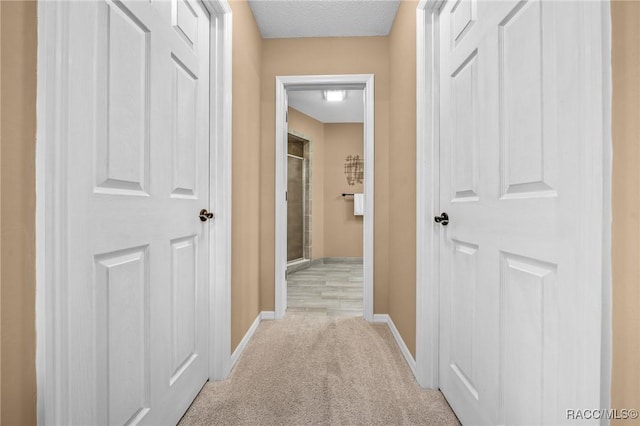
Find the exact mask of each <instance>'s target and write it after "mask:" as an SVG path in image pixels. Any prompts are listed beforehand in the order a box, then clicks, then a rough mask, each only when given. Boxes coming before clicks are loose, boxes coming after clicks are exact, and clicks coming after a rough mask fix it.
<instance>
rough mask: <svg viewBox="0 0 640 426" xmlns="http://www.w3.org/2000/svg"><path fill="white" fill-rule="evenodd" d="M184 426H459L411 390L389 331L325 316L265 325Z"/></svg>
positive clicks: (439, 402)
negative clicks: (361, 425) (335, 425)
mask: <svg viewBox="0 0 640 426" xmlns="http://www.w3.org/2000/svg"><path fill="white" fill-rule="evenodd" d="M180 424H181V425H183V426H188V425H207V424H208V425H214V424H224V425H293V424H295V425H300V424H367V425H373V424H380V425H383V424H384V425H388V424H422V425H457V424H458V421H457V419H456V417H455V415H454V414H453V412H452V411H451V409H450V408H449V406H448V405H447V403H446V401H445V400H444V398H443V397H442V394H441V393H440V392H438V391H433V390H427V389H421V388H420V387H419V386H418V384H417V383H416V381H415V379H414V377H413V375H412V373H411V371H410V370H409V367H408V366H407V363H406V361H405V360H404V358H403V357H402V354H401V353H400V351H399V349H398V346H397V344H396V343H395V341H394V340H393V337H392V335H391V333H390V332H389V330H388V328H387V326H386V325H375V324H369V323H367V322H365V321H364V320H363V319H362V318H347V317H330V316H327V315H326V314H325V313H288V314H287V316H286V317H285V319H283V320H282V321H266V322H263V323H262V324H261V325H260V326H259V327H258V330H257V331H256V333H255V335H254V337H253V338H252V339H251V341H250V342H249V344H248V346H247V347H246V349H245V351H244V352H243V354H242V357H241V358H240V360H239V361H238V364H237V365H236V366H235V368H234V370H233V371H232V372H231V375H230V376H229V378H228V379H227V380H225V381H222V382H215V383H212V382H208V383H207V384H206V385H205V387H204V388H203V390H202V391H201V392H200V395H198V397H197V398H196V400H195V401H194V403H193V404H192V406H191V407H190V408H189V410H188V411H187V413H186V414H185V415H184V417H183V419H182V421H181V422H180Z"/></svg>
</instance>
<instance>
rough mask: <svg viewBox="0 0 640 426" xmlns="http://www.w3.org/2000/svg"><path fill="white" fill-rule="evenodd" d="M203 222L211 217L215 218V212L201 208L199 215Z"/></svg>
mask: <svg viewBox="0 0 640 426" xmlns="http://www.w3.org/2000/svg"><path fill="white" fill-rule="evenodd" d="M198 217H199V218H200V220H201V221H202V222H206V221H207V220H209V219H213V217H214V216H213V213H210V212H208V211H207V209H202V210H200V214H199V215H198Z"/></svg>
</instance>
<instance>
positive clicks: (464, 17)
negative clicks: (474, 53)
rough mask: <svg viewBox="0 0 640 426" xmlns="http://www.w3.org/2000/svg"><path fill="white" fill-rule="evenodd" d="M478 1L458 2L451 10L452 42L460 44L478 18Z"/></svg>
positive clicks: (459, 0)
mask: <svg viewBox="0 0 640 426" xmlns="http://www.w3.org/2000/svg"><path fill="white" fill-rule="evenodd" d="M477 13H478V12H477V5H476V0H457V1H456V3H455V5H454V6H453V8H452V9H451V15H450V16H451V32H452V34H451V40H452V41H453V42H454V43H455V44H458V43H459V42H460V41H462V39H463V37H464V36H465V34H466V33H467V32H469V30H470V29H471V27H472V26H473V24H474V23H475V22H476V20H477V19H478V18H477Z"/></svg>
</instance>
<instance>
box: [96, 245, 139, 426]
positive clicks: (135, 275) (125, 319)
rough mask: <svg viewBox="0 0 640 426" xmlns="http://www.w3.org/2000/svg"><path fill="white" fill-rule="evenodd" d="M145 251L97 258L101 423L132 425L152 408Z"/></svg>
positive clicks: (124, 251)
mask: <svg viewBox="0 0 640 426" xmlns="http://www.w3.org/2000/svg"><path fill="white" fill-rule="evenodd" d="M148 257H149V254H148V247H146V246H144V247H136V248H132V249H126V250H118V251H115V252H111V253H106V254H101V255H98V256H95V282H94V286H95V295H96V300H95V306H96V330H95V336H96V337H97V339H96V345H97V348H96V349H97V351H96V356H97V365H96V366H97V371H96V375H97V392H98V397H99V398H100V399H101V400H106V401H108V405H104V406H102V405H99V406H98V409H99V410H100V412H98V413H97V414H98V418H99V419H102V422H101V423H102V424H135V423H137V422H139V421H140V420H142V419H143V418H144V417H145V415H146V414H147V413H148V412H149V409H150V385H151V382H150V371H149V355H150V354H149V338H150V336H149V300H150V298H149V262H148Z"/></svg>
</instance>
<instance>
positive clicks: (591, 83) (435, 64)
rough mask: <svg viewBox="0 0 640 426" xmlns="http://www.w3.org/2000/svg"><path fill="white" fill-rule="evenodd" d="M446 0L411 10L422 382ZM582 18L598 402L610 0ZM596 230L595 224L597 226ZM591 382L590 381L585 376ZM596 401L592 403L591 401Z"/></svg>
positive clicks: (607, 198)
mask: <svg viewBox="0 0 640 426" xmlns="http://www.w3.org/2000/svg"><path fill="white" fill-rule="evenodd" d="M445 3H446V1H444V0H421V1H420V3H419V4H418V7H417V9H416V37H417V39H416V43H417V44H416V72H417V81H416V87H417V105H416V108H417V126H416V140H417V145H416V150H417V152H416V166H417V170H416V172H417V177H416V217H417V220H416V226H417V237H416V259H417V262H416V379H417V380H418V383H419V384H420V385H421V386H422V387H425V388H432V389H437V388H438V387H439V386H438V374H439V373H438V367H439V359H438V358H439V350H440V348H439V327H440V324H439V322H440V305H439V302H440V288H439V287H440V272H439V258H440V228H441V227H440V226H436V225H435V224H434V222H433V221H432V218H433V217H434V216H436V215H438V214H439V212H440V209H439V203H440V202H439V199H440V192H439V188H440V183H439V176H440V170H439V166H440V164H439V155H440V152H439V140H440V134H439V131H440V129H439V123H440V115H439V105H440V93H439V84H438V81H439V71H438V70H439V63H440V58H439V43H440V42H439V37H438V34H439V25H438V20H439V13H440V10H441V8H442V6H443V5H444V4H445ZM582 7H583V8H584V9H583V19H584V20H586V21H588V22H590V23H591V25H592V26H591V28H598V27H599V28H600V29H601V30H600V31H591V32H584V33H583V34H581V36H582V37H583V38H584V42H585V45H588V46H590V47H591V49H585V52H583V54H584V57H585V64H588V65H589V70H590V71H589V72H586V73H585V77H584V82H583V83H584V85H585V87H586V88H588V89H589V90H588V91H587V93H589V95H590V96H591V99H592V102H589V103H588V105H586V106H585V109H584V115H583V116H584V117H587V118H588V119H587V120H585V129H586V131H585V134H586V135H588V137H585V138H584V143H585V145H586V146H587V151H586V156H585V167H589V169H590V170H593V173H592V174H591V175H590V176H589V184H590V187H591V188H594V190H593V191H592V193H590V194H588V196H587V199H586V200H584V204H585V205H588V206H589V207H590V208H588V209H585V218H584V224H585V235H590V238H589V239H588V242H589V244H590V246H591V247H593V249H592V250H590V251H589V256H590V260H591V261H590V262H589V265H588V266H587V267H588V268H589V272H588V276H590V277H592V283H594V284H597V283H598V282H600V285H601V290H602V291H601V295H600V297H601V301H602V304H601V305H602V312H601V316H600V318H599V319H598V321H597V322H596V323H595V324H593V323H592V326H596V325H597V326H599V328H598V329H597V330H593V332H594V333H597V335H600V338H601V353H600V354H595V355H593V356H594V357H598V358H599V361H600V372H599V378H600V380H599V383H600V404H601V407H602V408H607V407H610V382H611V377H610V376H611V373H610V372H611V170H612V168H611V161H612V154H611V150H612V145H611V40H610V39H611V23H610V10H609V9H610V5H609V2H608V1H603V2H585V3H584V4H582ZM594 230H595V231H594ZM590 383H593V382H590ZM594 408H595V407H594Z"/></svg>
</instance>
